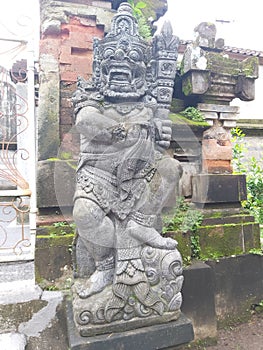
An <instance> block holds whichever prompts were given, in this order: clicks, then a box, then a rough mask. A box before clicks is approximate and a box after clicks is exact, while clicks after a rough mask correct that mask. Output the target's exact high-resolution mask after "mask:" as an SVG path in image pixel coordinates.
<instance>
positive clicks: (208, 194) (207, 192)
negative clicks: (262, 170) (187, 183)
mask: <svg viewBox="0 0 263 350" xmlns="http://www.w3.org/2000/svg"><path fill="white" fill-rule="evenodd" d="M192 186H193V196H192V201H193V202H194V203H201V204H215V203H239V202H241V201H243V200H245V199H246V176H245V175H232V174H200V175H195V176H193V179H192Z"/></svg>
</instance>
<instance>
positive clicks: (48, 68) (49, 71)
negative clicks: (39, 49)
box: [38, 54, 59, 160]
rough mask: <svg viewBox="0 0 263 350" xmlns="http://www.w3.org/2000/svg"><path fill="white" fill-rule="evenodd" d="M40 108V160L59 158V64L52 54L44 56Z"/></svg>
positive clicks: (41, 68)
mask: <svg viewBox="0 0 263 350" xmlns="http://www.w3.org/2000/svg"><path fill="white" fill-rule="evenodd" d="M39 64H40V74H39V79H40V85H39V99H40V101H41V103H40V105H39V108H38V158H39V160H44V159H48V158H52V157H57V154H58V148H59V64H58V61H57V60H56V58H55V57H54V56H53V55H50V54H42V55H40V59H39Z"/></svg>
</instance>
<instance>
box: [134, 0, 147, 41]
mask: <svg viewBox="0 0 263 350" xmlns="http://www.w3.org/2000/svg"><path fill="white" fill-rule="evenodd" d="M128 3H129V4H130V5H131V7H132V10H133V15H134V17H135V18H136V19H137V21H138V31H139V34H140V35H141V36H142V37H143V38H144V39H146V40H148V39H151V37H152V34H151V28H150V26H149V24H148V23H147V19H146V17H145V16H144V14H143V12H142V9H144V8H145V7H146V6H147V5H146V3H145V2H143V1H139V2H137V3H135V1H134V0H128Z"/></svg>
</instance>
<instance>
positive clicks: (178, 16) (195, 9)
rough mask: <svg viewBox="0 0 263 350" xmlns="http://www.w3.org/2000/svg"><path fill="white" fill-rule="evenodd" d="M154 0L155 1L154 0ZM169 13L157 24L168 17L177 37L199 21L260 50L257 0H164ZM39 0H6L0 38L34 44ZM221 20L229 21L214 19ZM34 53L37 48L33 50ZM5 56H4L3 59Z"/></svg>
mask: <svg viewBox="0 0 263 350" xmlns="http://www.w3.org/2000/svg"><path fill="white" fill-rule="evenodd" d="M153 1H154V0H153ZM167 1H168V12H167V13H166V14H165V16H164V18H162V19H161V20H159V23H160V24H161V22H162V21H163V20H165V19H169V20H170V21H171V23H172V26H173V31H174V34H175V35H176V36H178V37H179V38H180V39H182V40H192V39H194V28H195V27H196V26H197V25H198V24H199V23H200V22H202V21H208V22H213V23H215V24H216V27H217V36H216V38H220V37H221V38H224V40H225V45H228V46H233V47H238V48H245V49H251V50H260V51H263V40H262V38H261V35H260V34H261V33H260V32H261V30H260V27H261V25H262V24H261V23H262V20H261V17H262V14H261V9H260V8H259V1H258V0H250V1H249V2H242V1H240V0H232V1H231V0H216V1H213V0H184V1H183V0H167ZM38 4H39V0H25V1H22V0H8V1H5V4H4V6H2V7H1V11H0V38H3V37H4V38H6V37H8V38H15V39H28V38H32V37H33V38H34V41H35V47H37V41H38V36H39V34H38V29H39V8H38V7H39V5H38ZM217 20H223V21H226V22H228V23H223V24H222V23H221V22H217ZM18 46H19V44H14V43H13V44H11V46H10V47H11V48H15V49H14V50H13V51H12V52H11V55H10V58H11V57H13V56H15V54H16V53H17V52H19V50H21V49H22V48H21V46H20V47H18ZM4 48H6V44H5V45H3V41H0V65H1V64H3V62H4V58H5V59H6V60H7V61H10V58H9V56H7V55H6V54H3V52H5V51H6V49H4ZM36 55H37V50H36ZM6 57H7V58H6Z"/></svg>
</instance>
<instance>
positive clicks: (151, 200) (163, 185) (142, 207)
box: [127, 157, 182, 249]
mask: <svg viewBox="0 0 263 350" xmlns="http://www.w3.org/2000/svg"><path fill="white" fill-rule="evenodd" d="M181 175H182V168H181V165H180V163H179V162H178V161H177V160H175V159H173V158H171V157H164V158H163V159H162V160H160V162H159V163H158V167H157V171H156V173H155V175H154V177H153V179H152V180H151V182H150V183H149V185H148V186H147V189H146V191H145V193H144V196H142V198H141V201H140V202H139V203H138V206H137V208H136V210H137V213H138V216H140V215H142V216H143V215H146V216H147V215H156V217H157V218H158V216H160V215H161V212H162V209H163V208H164V207H166V206H169V205H171V198H173V200H174V203H173V205H175V203H176V197H178V196H179V181H180V178H181ZM142 225H143V224H142ZM142 225H141V224H140V222H138V221H137V222H136V214H135V215H134V220H130V221H129V223H128V224H127V229H128V230H129V231H130V234H131V236H133V237H136V238H137V239H138V240H140V241H141V242H143V243H147V244H149V245H150V246H152V247H155V248H165V249H174V248H175V247H176V244H177V242H176V241H175V240H172V239H170V238H164V237H162V236H161V235H160V233H159V232H160V231H161V229H160V227H158V224H157V225H154V228H153V227H143V228H142ZM158 231H159V232H158Z"/></svg>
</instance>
